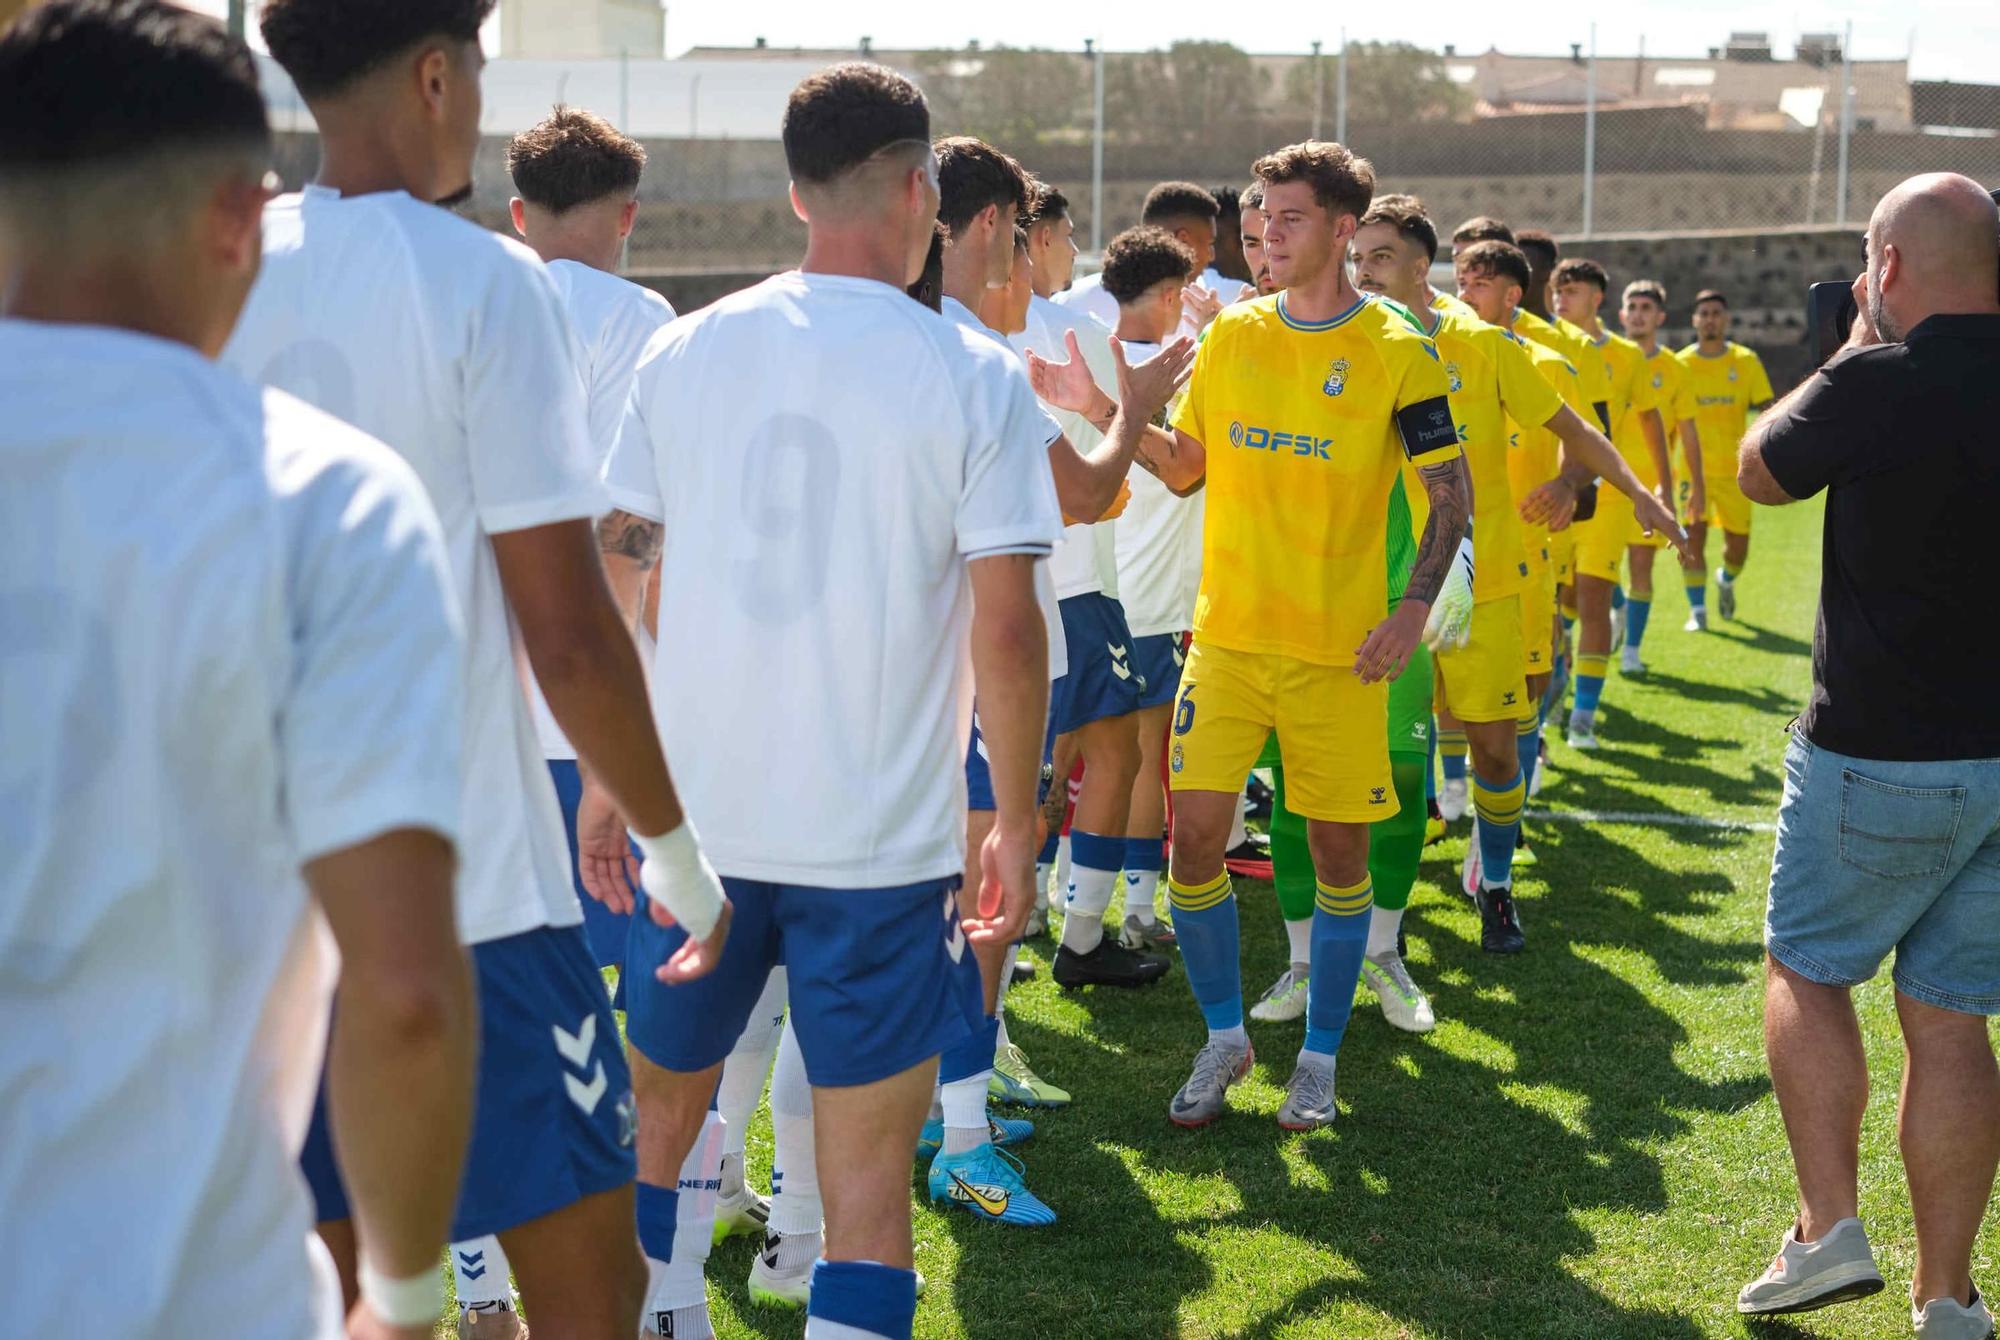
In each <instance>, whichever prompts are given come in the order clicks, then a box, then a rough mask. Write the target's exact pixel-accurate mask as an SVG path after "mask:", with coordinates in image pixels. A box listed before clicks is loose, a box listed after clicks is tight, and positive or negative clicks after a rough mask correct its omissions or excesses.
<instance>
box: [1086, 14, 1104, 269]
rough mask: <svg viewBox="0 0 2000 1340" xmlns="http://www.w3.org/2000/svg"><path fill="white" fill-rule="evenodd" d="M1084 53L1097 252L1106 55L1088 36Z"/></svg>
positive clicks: (1100, 240) (1101, 222) (1100, 242)
mask: <svg viewBox="0 0 2000 1340" xmlns="http://www.w3.org/2000/svg"><path fill="white" fill-rule="evenodd" d="M1083 54H1084V56H1085V57H1086V58H1087V59H1088V60H1089V61H1090V81H1091V91H1090V101H1091V112H1090V249H1091V251H1092V252H1093V253H1096V252H1101V251H1103V250H1104V53H1103V52H1102V51H1099V50H1098V49H1097V43H1096V42H1094V41H1092V40H1091V39H1090V38H1088V37H1086V38H1084V39H1083Z"/></svg>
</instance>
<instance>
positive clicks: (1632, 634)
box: [1625, 595, 1653, 651]
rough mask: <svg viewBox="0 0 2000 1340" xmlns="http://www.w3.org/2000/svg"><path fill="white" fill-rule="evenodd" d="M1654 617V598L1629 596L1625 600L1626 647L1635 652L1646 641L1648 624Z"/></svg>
mask: <svg viewBox="0 0 2000 1340" xmlns="http://www.w3.org/2000/svg"><path fill="white" fill-rule="evenodd" d="M1652 617H1653V598H1652V597H1651V596H1650V595H1648V596H1628V597H1626V600H1625V645H1626V646H1628V647H1630V648H1631V649H1632V650H1633V651H1637V650H1639V644H1640V643H1641V642H1644V641H1645V640H1646V623H1647V621H1648V620H1650V619H1651V618H1652Z"/></svg>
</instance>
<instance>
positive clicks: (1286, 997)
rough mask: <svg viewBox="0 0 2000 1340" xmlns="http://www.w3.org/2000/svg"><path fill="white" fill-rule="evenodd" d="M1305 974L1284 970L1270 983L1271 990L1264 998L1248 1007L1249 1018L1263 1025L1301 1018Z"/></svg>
mask: <svg viewBox="0 0 2000 1340" xmlns="http://www.w3.org/2000/svg"><path fill="white" fill-rule="evenodd" d="M1308 980H1309V979H1308V978H1307V976H1306V974H1305V973H1302V972H1300V971H1298V970H1297V969H1296V968H1286V969H1285V970H1284V972H1282V973H1280V974H1279V975H1278V980H1277V981H1275V982H1273V983H1271V989H1270V990H1269V991H1266V992H1265V993H1264V998H1263V999H1262V1000H1260V1001H1258V1002H1257V1003H1256V1004H1255V1005H1252V1006H1251V1007H1250V1017H1251V1018H1252V1019H1255V1020H1257V1021H1258V1022H1259V1023H1264V1024H1283V1023H1289V1022H1290V1021H1292V1020H1293V1019H1297V1018H1300V1017H1302V1016H1303V1015H1304V1014H1305V1012H1306V983H1307V981H1308Z"/></svg>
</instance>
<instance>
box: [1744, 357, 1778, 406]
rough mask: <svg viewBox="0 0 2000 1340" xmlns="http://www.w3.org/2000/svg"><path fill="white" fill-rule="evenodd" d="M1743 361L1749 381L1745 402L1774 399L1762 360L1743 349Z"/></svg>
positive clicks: (1763, 401)
mask: <svg viewBox="0 0 2000 1340" xmlns="http://www.w3.org/2000/svg"><path fill="white" fill-rule="evenodd" d="M1743 363H1744V366H1745V368H1746V369H1747V373H1746V376H1747V378H1748V381H1749V391H1748V395H1747V403H1748V404H1752V405H1761V404H1764V403H1765V402H1766V401H1769V400H1773V399H1776V396H1775V394H1774V393H1773V392H1772V390H1771V375H1770V374H1769V373H1768V372H1766V371H1764V360H1763V359H1761V358H1759V357H1757V355H1756V354H1754V353H1752V352H1751V351H1749V350H1748V349H1746V350H1744V351H1743Z"/></svg>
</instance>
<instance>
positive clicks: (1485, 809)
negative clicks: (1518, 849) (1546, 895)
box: [1472, 769, 1528, 888]
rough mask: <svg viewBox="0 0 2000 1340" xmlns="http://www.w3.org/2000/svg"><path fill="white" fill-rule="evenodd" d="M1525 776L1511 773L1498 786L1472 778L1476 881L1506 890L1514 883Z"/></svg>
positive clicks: (1518, 772)
mask: <svg viewBox="0 0 2000 1340" xmlns="http://www.w3.org/2000/svg"><path fill="white" fill-rule="evenodd" d="M1527 799H1528V784H1527V774H1526V773H1524V772H1521V771H1519V770H1518V769H1517V770H1516V771H1515V773H1514V775H1513V777H1511V778H1510V779H1508V780H1507V781H1506V782H1504V783H1502V784H1501V785H1499V786H1490V785H1488V784H1487V781H1486V779H1485V778H1484V777H1478V778H1475V780H1474V782H1473V787H1472V809H1473V812H1474V813H1475V814H1476V815H1477V816H1478V818H1479V822H1478V824H1477V829H1478V832H1477V838H1478V842H1479V868H1480V878H1481V879H1482V880H1484V881H1485V882H1486V883H1488V884H1492V885H1496V886H1498V887H1502V888H1504V887H1506V886H1508V885H1510V884H1512V883H1513V880H1514V843H1515V841H1516V840H1517V839H1519V837H1520V836H1521V807H1522V806H1523V805H1525V804H1526V803H1527Z"/></svg>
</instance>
